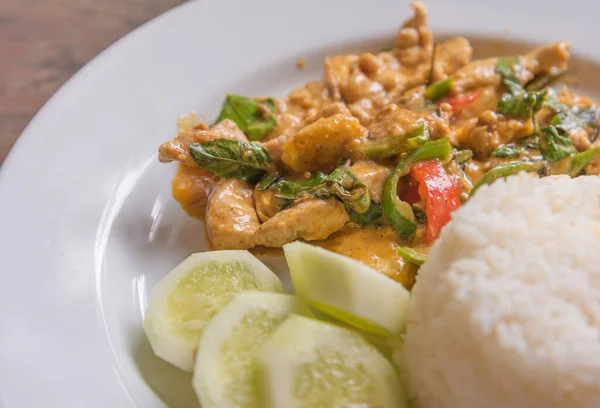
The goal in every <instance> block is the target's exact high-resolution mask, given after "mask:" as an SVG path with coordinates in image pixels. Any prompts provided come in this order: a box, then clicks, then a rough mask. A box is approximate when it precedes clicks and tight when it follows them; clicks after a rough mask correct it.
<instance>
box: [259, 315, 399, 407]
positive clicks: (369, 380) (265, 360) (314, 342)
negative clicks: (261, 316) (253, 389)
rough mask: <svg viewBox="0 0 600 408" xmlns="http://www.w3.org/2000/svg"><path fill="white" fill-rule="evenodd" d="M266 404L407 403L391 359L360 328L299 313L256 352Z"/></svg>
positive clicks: (264, 405) (383, 405)
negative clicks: (361, 333) (303, 315)
mask: <svg viewBox="0 0 600 408" xmlns="http://www.w3.org/2000/svg"><path fill="white" fill-rule="evenodd" d="M255 366H256V370H257V379H258V392H259V398H260V401H261V407H265V408H282V407H285V408H329V407H380V408H388V407H389V408H404V407H407V404H406V398H405V396H404V393H403V391H402V386H401V384H400V381H399V379H398V376H397V374H396V372H395V371H394V368H393V366H392V365H391V363H390V362H389V361H388V360H386V359H385V358H384V357H383V356H382V355H381V354H380V353H379V352H378V351H377V349H376V348H375V347H374V346H372V345H371V344H369V343H368V342H367V341H366V340H365V339H363V338H362V337H361V336H360V335H359V334H358V333H356V332H353V331H350V330H347V329H343V328H341V327H339V326H336V325H332V324H329V323H325V322H320V321H317V320H314V319H311V318H307V317H302V316H298V315H294V316H291V317H290V318H289V319H287V320H286V321H285V322H283V323H282V324H281V325H280V326H279V327H278V328H277V329H276V330H275V331H274V332H273V334H272V335H271V337H269V339H268V340H267V341H265V342H264V343H263V345H262V346H260V348H259V349H258V351H257V353H256V360H255Z"/></svg>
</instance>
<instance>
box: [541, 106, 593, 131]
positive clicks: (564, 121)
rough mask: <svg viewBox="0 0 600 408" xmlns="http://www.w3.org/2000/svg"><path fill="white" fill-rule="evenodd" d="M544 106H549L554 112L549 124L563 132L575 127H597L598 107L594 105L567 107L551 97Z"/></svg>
mask: <svg viewBox="0 0 600 408" xmlns="http://www.w3.org/2000/svg"><path fill="white" fill-rule="evenodd" d="M546 106H549V107H550V108H552V109H553V110H554V111H555V112H556V115H555V116H554V117H553V118H552V122H551V124H552V125H554V126H555V127H556V128H557V129H559V130H561V131H563V132H568V131H569V130H571V129H574V128H576V127H586V126H591V127H594V128H597V127H598V120H600V108H599V107H598V106H596V105H591V106H588V107H586V108H582V107H580V106H571V107H569V106H566V105H563V104H561V103H559V102H558V101H556V100H555V99H551V100H548V102H547V103H546Z"/></svg>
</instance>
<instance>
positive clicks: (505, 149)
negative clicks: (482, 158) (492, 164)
mask: <svg viewBox="0 0 600 408" xmlns="http://www.w3.org/2000/svg"><path fill="white" fill-rule="evenodd" d="M491 155H492V156H493V157H499V158H502V159H505V158H509V157H510V158H515V157H519V156H520V155H521V150H520V149H518V148H517V147H515V146H510V145H505V146H500V147H499V148H497V149H495V150H494V151H492V153H491Z"/></svg>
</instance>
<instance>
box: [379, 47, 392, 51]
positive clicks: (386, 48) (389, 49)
mask: <svg viewBox="0 0 600 408" xmlns="http://www.w3.org/2000/svg"><path fill="white" fill-rule="evenodd" d="M393 49H394V47H385V48H382V49H380V50H379V52H390V51H391V50H393Z"/></svg>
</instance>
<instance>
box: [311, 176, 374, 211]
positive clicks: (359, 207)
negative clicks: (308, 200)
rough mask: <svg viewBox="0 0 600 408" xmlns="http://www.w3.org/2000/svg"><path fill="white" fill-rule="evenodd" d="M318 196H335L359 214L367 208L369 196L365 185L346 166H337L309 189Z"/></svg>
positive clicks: (369, 200)
mask: <svg viewBox="0 0 600 408" xmlns="http://www.w3.org/2000/svg"><path fill="white" fill-rule="evenodd" d="M310 193H311V194H312V195H314V196H315V197H318V198H328V197H331V196H332V195H335V196H337V198H339V199H340V200H341V201H342V202H343V203H344V204H346V205H347V206H348V207H350V208H351V209H352V210H354V211H356V212H357V213H359V214H364V213H366V212H367V211H368V210H369V206H370V205H371V197H370V196H369V191H368V189H367V186H366V185H365V184H364V183H363V182H362V181H360V180H359V179H357V178H356V176H355V175H354V173H352V171H350V169H349V168H348V166H339V167H338V168H336V169H335V170H334V171H333V172H332V173H331V174H330V175H329V176H327V178H325V180H323V182H322V183H321V184H319V185H317V186H315V187H312V188H311V189H310Z"/></svg>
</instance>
